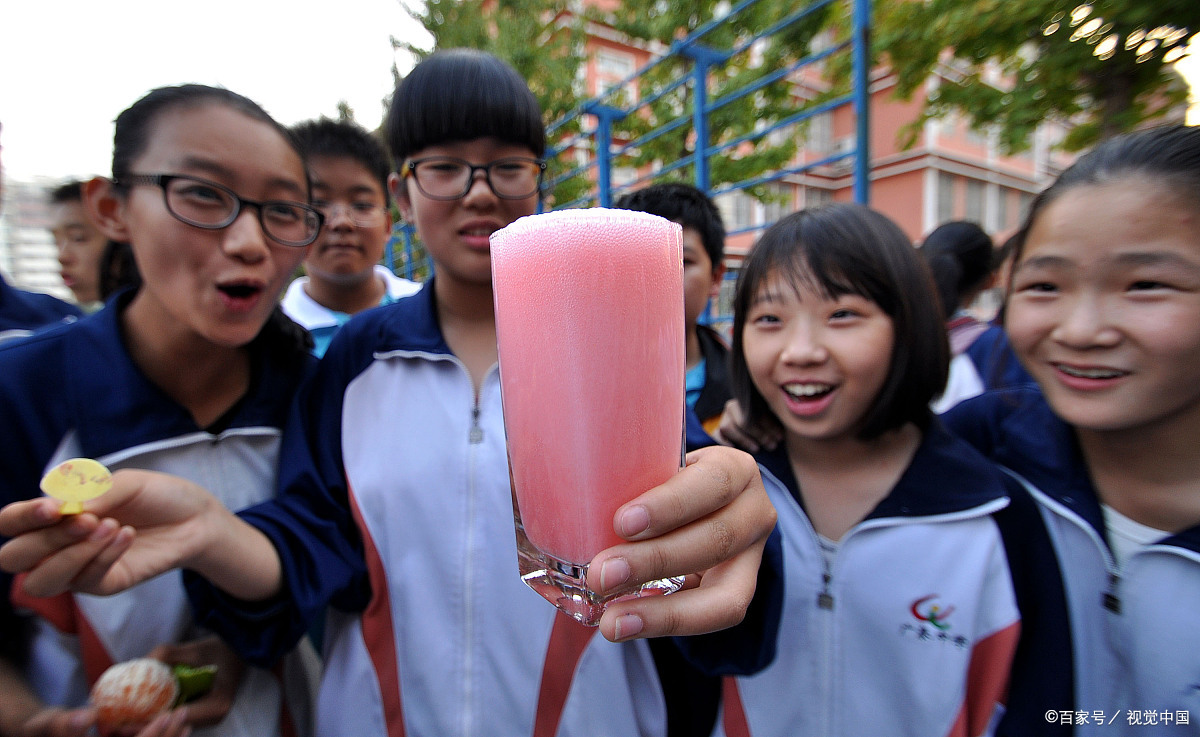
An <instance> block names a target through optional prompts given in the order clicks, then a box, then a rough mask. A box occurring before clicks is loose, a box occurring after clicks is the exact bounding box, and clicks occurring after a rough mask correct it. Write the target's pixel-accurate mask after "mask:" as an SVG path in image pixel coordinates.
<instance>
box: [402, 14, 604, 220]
mask: <svg viewBox="0 0 1200 737" xmlns="http://www.w3.org/2000/svg"><path fill="white" fill-rule="evenodd" d="M573 4H574V3H573V2H571V0H426V2H425V3H424V4H423V6H422V7H418V8H414V7H412V6H410V5H407V4H406V5H405V6H404V7H405V10H406V11H407V12H408V14H409V15H411V16H412V17H413V18H414V19H416V20H417V21H418V22H420V23H421V25H423V26H424V27H425V29H426V30H427V31H428V32H429V34H430V35H431V36H432V37H433V40H434V45H433V49H423V48H419V47H417V46H415V45H413V44H411V43H407V42H403V41H399V40H396V39H394V38H393V41H392V44H393V46H395V47H396V48H399V49H404V50H406V51H408V52H409V53H411V54H413V55H414V57H415V58H417V59H422V58H424V57H426V56H428V55H429V54H430V53H432V51H433V50H436V49H449V48H457V47H469V48H474V49H482V50H484V51H488V52H490V53H493V54H495V55H496V56H498V57H500V58H501V59H504V60H505V61H507V62H508V63H510V64H512V65H513V68H514V69H516V70H517V72H519V73H520V74H521V76H523V77H524V78H525V79H526V81H528V83H529V87H530V89H531V90H533V93H534V95H535V96H536V97H537V99H538V102H539V103H540V104H541V106H542V114H543V116H544V117H545V119H546V122H547V124H549V123H551V122H553V121H554V120H557V119H558V118H559V117H561V116H563V115H564V114H566V113H567V112H569V111H571V110H573V109H574V108H575V106H576V105H577V104H578V102H579V100H578V98H577V96H576V88H577V85H576V79H577V77H578V75H579V74H580V64H581V63H582V61H583V60H582V59H581V58H580V53H579V50H580V49H582V48H583V42H584V32H583V26H582V19H581V18H578V17H576V16H574V15H572V14H570V13H569V12H568V10H569V8H570V6H572V5H573ZM577 130H578V126H577V125H576V126H574V127H568V128H564V129H562V130H560V131H558V132H557V134H558V135H563V136H566V135H570V134H572V133H574V132H576V131H577ZM550 143H551V144H552V145H553V144H554V143H555V141H551V142H550ZM548 164H549V166H548V169H547V181H557V180H558V179H559V175H560V174H561V173H562V172H563V171H564V170H565V168H566V166H567V164H566V163H564V162H558V161H550V162H548ZM590 186H591V185H590V183H589V182H588V181H587V179H586V178H585V177H582V176H579V177H573V178H569V179H567V180H566V181H561V182H559V183H558V184H557V185H556V186H555V187H554V188H553V190H552V191H550V192H548V193H547V195H548V197H549V198H550V200H551V201H559V202H563V201H569V200H572V199H574V198H576V197H578V196H580V195H581V194H582V193H583V192H584V191H585V190H586V189H587V188H589V187H590Z"/></svg>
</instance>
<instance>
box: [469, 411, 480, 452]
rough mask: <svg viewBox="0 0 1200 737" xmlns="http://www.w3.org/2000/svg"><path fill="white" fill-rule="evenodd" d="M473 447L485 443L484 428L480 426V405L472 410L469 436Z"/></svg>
mask: <svg viewBox="0 0 1200 737" xmlns="http://www.w3.org/2000/svg"><path fill="white" fill-rule="evenodd" d="M467 439H468V441H470V443H471V444H472V445H477V444H479V443H482V442H483V428H482V427H480V426H479V405H478V404H476V405H475V406H474V407H472V408H471V434H470V435H468V436H467Z"/></svg>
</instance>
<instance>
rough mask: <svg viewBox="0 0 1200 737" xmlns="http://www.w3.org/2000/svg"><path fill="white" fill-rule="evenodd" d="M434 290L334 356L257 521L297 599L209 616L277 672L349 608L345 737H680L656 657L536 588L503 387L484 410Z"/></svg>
mask: <svg viewBox="0 0 1200 737" xmlns="http://www.w3.org/2000/svg"><path fill="white" fill-rule="evenodd" d="M432 285H433V283H432V282H429V283H427V284H426V285H425V287H424V289H423V290H422V291H421V292H419V293H418V294H416V295H414V296H412V297H407V298H404V299H401V300H399V301H398V302H396V303H395V304H392V305H387V306H384V307H379V308H376V309H373V310H370V311H368V312H366V313H363V314H361V315H358V316H355V318H354V319H352V320H351V321H350V322H349V323H347V324H346V325H345V326H344V327H343V328H342V329H341V330H340V331H339V332H338V334H337V335H336V336H334V339H333V342H332V343H331V345H330V347H329V351H328V352H327V353H326V354H325V356H324V358H323V359H322V360H321V365H320V367H319V369H318V373H317V378H316V381H315V382H314V383H313V384H312V385H311V386H309V387H308V388H307V390H306V391H305V392H304V393H303V394H302V396H301V397H300V406H299V411H298V412H297V414H296V417H295V420H296V422H297V423H298V424H297V426H296V427H290V429H289V432H288V433H287V435H286V436H285V448H284V457H283V463H282V472H281V483H282V484H283V486H282V489H283V491H282V492H281V494H280V496H279V497H278V498H277V499H276V500H275V502H273V503H269V504H266V505H261V506H259V507H258V508H255V509H251V510H249V511H247V512H245V513H244V514H243V517H244V518H245V519H246V520H247V521H248V522H249V523H251V524H252V525H254V526H256V527H257V528H258V529H260V530H262V531H263V532H264V533H265V534H266V535H267V536H268V537H269V538H270V539H271V541H272V542H273V543H274V545H275V546H276V548H277V549H278V551H279V554H280V556H281V559H282V564H283V575H284V578H285V582H284V585H285V587H286V590H287V595H286V596H284V597H282V599H281V600H280V601H278V602H274V603H270V602H268V603H267V604H265V605H257V606H246V605H244V604H242V603H239V602H235V601H231V600H228V599H227V598H226V597H224V596H223V595H222V594H221V592H219V591H217V590H215V589H214V588H212V587H211V586H209V585H208V584H206V583H204V582H203V581H201V580H199V579H198V578H195V577H193V578H192V580H191V582H190V585H191V592H192V594H193V601H194V603H195V605H196V607H197V610H198V611H202V612H206V613H207V614H206V616H205V617H204V619H203V621H205V623H206V624H209V625H210V626H212V627H214V628H215V629H217V630H218V631H220V632H222V634H224V635H226V636H227V637H228V638H230V639H231V641H232V642H234V643H235V647H237V648H238V649H239V650H241V651H242V652H244V653H245V654H247V655H248V656H256V657H257V658H259V659H266V660H270V659H271V658H273V657H274V655H275V654H276V653H277V652H279V651H280V649H282V648H283V647H286V646H287V645H288V644H289V643H290V642H292V641H293V640H294V639H295V638H296V637H297V636H298V635H299V633H300V632H302V631H303V630H304V628H305V627H306V623H307V622H308V621H309V620H310V619H311V618H313V617H315V616H320V615H321V614H322V613H323V612H324V605H325V603H326V602H327V601H329V602H331V603H332V608H331V610H330V614H329V617H328V619H327V621H326V630H325V665H326V670H325V678H324V682H323V684H322V690H321V697H320V701H319V705H318V734H319V735H324V736H326V737H331V736H333V735H337V736H339V737H340V736H342V735H376V736H378V737H383V736H385V735H386V736H388V737H398V736H399V735H408V736H409V737H471V736H476V735H477V736H480V737H483V736H486V737H492V736H493V735H505V736H506V737H509V736H511V737H518V736H530V737H531V736H535V735H536V736H537V737H553V736H554V735H558V736H559V737H568V736H574V735H579V736H581V737H584V736H586V737H606V736H611V737H633V736H635V735H661V734H663V733H664V731H665V720H666V716H665V706H664V703H663V696H662V690H661V688H660V686H659V683H658V680H657V676H656V675H655V667H654V663H653V661H652V659H651V657H650V652H649V648H648V647H647V645H646V644H645V643H644V642H639V643H633V644H625V645H617V644H613V643H610V642H608V641H606V640H605V639H604V638H603V637H601V636H600V635H599V634H598V633H597V631H596V630H595V629H594V628H585V627H582V626H581V625H578V624H577V623H575V622H574V620H572V619H570V618H569V617H567V616H565V615H562V614H559V613H558V611H557V610H556V609H554V608H553V607H552V606H550V605H549V604H547V603H546V601H545V600H544V599H542V597H541V596H539V595H538V594H537V593H535V592H534V591H533V590H531V589H530V588H529V587H527V586H526V585H525V584H524V583H523V582H522V581H521V579H520V577H519V574H518V569H517V551H516V539H515V534H514V531H513V518H512V498H511V494H510V491H509V476H508V461H507V455H506V449H505V441H504V425H503V417H502V415H501V405H500V382H499V375H498V372H497V371H496V369H495V367H493V368H492V370H491V371H490V372H489V373H488V374H487V376H486V377H485V378H484V381H483V384H482V386H481V388H480V391H479V396H478V398H476V393H475V388H474V386H473V383H472V380H471V376H470V375H469V374H468V372H467V370H466V367H465V366H464V365H463V364H462V363H461V362H460V361H459V359H458V358H456V357H455V356H454V355H453V354H452V353H451V352H450V348H449V346H447V345H446V342H445V340H444V338H443V337H442V334H441V331H440V329H439V327H438V322H437V318H436V307H435V303H434V294H433V291H434V290H433V286H432Z"/></svg>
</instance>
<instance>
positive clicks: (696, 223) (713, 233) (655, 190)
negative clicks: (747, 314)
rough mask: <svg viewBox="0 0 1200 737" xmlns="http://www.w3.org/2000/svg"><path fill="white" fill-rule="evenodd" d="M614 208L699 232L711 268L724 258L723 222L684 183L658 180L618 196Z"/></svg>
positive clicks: (709, 202)
mask: <svg viewBox="0 0 1200 737" xmlns="http://www.w3.org/2000/svg"><path fill="white" fill-rule="evenodd" d="M613 207H616V208H619V209H622V210H640V211H642V212H648V213H650V214H651V215H658V216H659V217H661V218H666V219H667V220H670V221H671V222H675V223H679V224H680V225H682V226H683V227H685V228H693V229H694V230H695V231H696V232H697V233H699V234H700V241H701V242H702V243H703V244H704V250H705V251H706V252H707V253H708V257H709V259H710V260H712V265H713V269H716V268H717V267H718V266H720V265H721V262H722V261H723V260H724V258H725V223H724V222H723V221H722V220H721V211H720V210H718V209H717V206H716V205H715V204H713V201H712V199H710V198H709V196H708V195H707V194H705V193H704V192H703V191H701V190H700V189H699V188H698V187H693V186H692V185H690V184H686V183H684V182H658V183H656V184H651V185H650V186H649V187H643V188H642V189H638V190H635V191H633V192H628V193H626V194H623V195H621V196H620V197H619V198H617V201H616V202H614V203H613Z"/></svg>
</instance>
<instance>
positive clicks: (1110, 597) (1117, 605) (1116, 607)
mask: <svg viewBox="0 0 1200 737" xmlns="http://www.w3.org/2000/svg"><path fill="white" fill-rule="evenodd" d="M1120 580H1121V577H1120V576H1119V575H1118V574H1116V573H1110V574H1108V591H1105V592H1104V595H1103V596H1102V597H1101V599H1100V602H1101V603H1102V604H1103V605H1104V608H1105V609H1107V610H1108V611H1110V612H1112V613H1113V614H1120V613H1121V597H1119V596H1117V584H1118V583H1119V582H1120Z"/></svg>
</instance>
